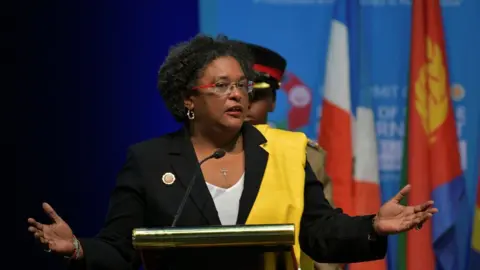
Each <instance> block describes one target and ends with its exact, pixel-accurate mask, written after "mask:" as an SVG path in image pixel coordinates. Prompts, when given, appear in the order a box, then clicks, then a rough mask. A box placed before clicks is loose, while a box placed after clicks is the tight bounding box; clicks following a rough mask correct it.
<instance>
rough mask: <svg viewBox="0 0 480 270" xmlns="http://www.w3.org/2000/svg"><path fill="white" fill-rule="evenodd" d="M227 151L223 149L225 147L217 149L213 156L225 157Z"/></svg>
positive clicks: (216, 157)
mask: <svg viewBox="0 0 480 270" xmlns="http://www.w3.org/2000/svg"><path fill="white" fill-rule="evenodd" d="M226 153H227V152H225V150H223V149H218V150H217V151H215V152H214V153H213V155H212V156H213V158H215V159H219V158H222V157H224V156H225V154H226Z"/></svg>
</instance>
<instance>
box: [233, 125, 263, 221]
mask: <svg viewBox="0 0 480 270" xmlns="http://www.w3.org/2000/svg"><path fill="white" fill-rule="evenodd" d="M266 142H267V140H266V139H265V137H264V136H263V135H262V133H260V131H258V130H257V129H256V128H255V127H254V126H252V125H250V124H244V125H243V147H244V151H245V183H244V187H243V193H242V197H241V199H240V207H239V210H238V217H237V224H245V222H246V221H247V218H248V215H249V214H250V211H251V210H252V207H253V204H254V203H255V199H256V198H257V194H258V190H259V189H260V185H261V184H262V179H263V174H264V172H265V167H266V166H267V161H268V152H267V151H265V150H264V149H263V148H262V146H261V145H263V144H265V143H266Z"/></svg>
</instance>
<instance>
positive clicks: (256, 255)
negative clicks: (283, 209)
mask: <svg viewBox="0 0 480 270" xmlns="http://www.w3.org/2000/svg"><path fill="white" fill-rule="evenodd" d="M132 237H133V246H134V247H135V249H137V250H138V251H139V252H140V254H141V257H142V261H143V265H144V269H146V270H157V269H205V270H206V269H248V270H256V269H258V270H260V269H261V270H264V269H269V270H270V269H272V270H273V269H275V270H277V269H278V270H280V269H296V268H297V266H296V261H295V259H294V255H293V245H294V243H295V227H294V225H293V224H277V225H242V226H211V227H210V226H209V227H195V228H191V227H175V228H138V229H135V230H133V236H132Z"/></svg>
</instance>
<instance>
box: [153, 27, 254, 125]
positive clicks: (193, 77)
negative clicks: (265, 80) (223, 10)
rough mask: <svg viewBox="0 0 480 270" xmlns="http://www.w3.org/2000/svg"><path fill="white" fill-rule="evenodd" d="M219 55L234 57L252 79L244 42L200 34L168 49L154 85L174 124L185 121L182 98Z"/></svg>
mask: <svg viewBox="0 0 480 270" xmlns="http://www.w3.org/2000/svg"><path fill="white" fill-rule="evenodd" d="M222 56H231V57H233V58H235V59H236V60H237V61H238V63H239V64H240V66H241V68H242V70H243V72H244V74H245V76H246V77H247V78H248V79H250V80H253V78H254V77H255V73H254V71H253V69H252V67H253V58H252V55H251V53H250V51H249V50H248V48H247V47H246V45H245V44H244V43H242V42H239V41H235V40H229V39H228V38H227V37H226V36H224V35H219V36H217V37H216V38H212V37H209V36H206V35H202V34H199V35H197V36H195V37H194V38H193V39H191V40H189V41H187V42H183V43H180V44H177V45H175V46H174V47H172V48H171V49H170V51H169V54H168V56H167V58H166V59H165V62H164V63H163V64H162V66H161V67H160V71H159V73H158V84H157V86H158V89H159V91H160V95H161V96H162V98H163V101H164V102H165V105H166V106H167V108H168V110H169V111H170V112H171V113H172V114H173V116H174V117H175V119H176V120H177V121H179V122H185V121H186V109H185V107H184V99H185V97H188V96H190V95H192V94H194V93H193V92H192V90H191V89H192V87H194V86H195V85H196V83H197V80H198V79H199V78H200V77H201V76H202V73H203V71H204V69H205V68H206V66H207V65H208V64H210V63H211V62H212V61H214V60H215V59H217V58H219V57H222Z"/></svg>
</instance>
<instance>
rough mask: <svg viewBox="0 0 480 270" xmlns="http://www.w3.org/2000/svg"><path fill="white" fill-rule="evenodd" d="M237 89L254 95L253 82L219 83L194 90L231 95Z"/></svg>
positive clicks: (194, 88)
mask: <svg viewBox="0 0 480 270" xmlns="http://www.w3.org/2000/svg"><path fill="white" fill-rule="evenodd" d="M234 87H235V88H237V89H239V90H241V91H243V92H245V93H247V94H252V93H253V82H252V81H249V80H240V81H238V82H232V83H226V82H217V83H212V84H205V85H200V86H195V87H193V88H192V90H199V89H212V90H213V92H214V93H215V94H217V95H222V96H223V95H229V94H230V93H232V92H233V88H234Z"/></svg>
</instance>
